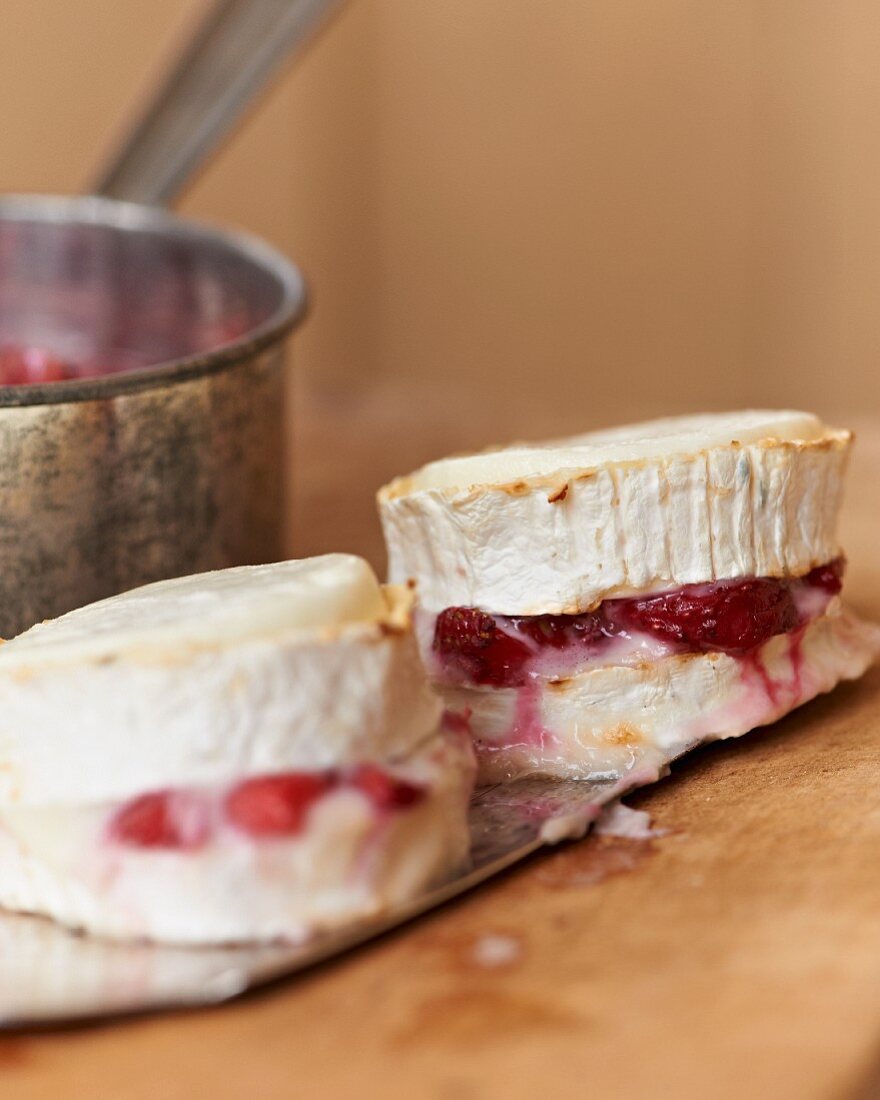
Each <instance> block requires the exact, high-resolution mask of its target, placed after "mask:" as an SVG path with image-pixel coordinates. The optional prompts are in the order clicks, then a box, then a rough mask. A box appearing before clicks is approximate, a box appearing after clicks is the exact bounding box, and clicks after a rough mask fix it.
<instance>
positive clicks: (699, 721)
mask: <svg viewBox="0 0 880 1100" xmlns="http://www.w3.org/2000/svg"><path fill="white" fill-rule="evenodd" d="M878 656H880V628H878V627H876V626H873V625H872V624H868V623H864V622H861V621H860V620H858V619H857V618H856V617H855V616H854V615H852V613H850V612H848V611H846V610H843V609H841V608H840V605H839V603H836V605H835V606H834V608H833V609H832V610H831V611H829V613H828V614H826V615H823V616H821V617H820V618H818V619H816V620H815V621H814V622H812V623H810V625H809V626H807V627H806V629H805V630H804V632H803V635H802V636H801V637H798V636H796V635H779V636H777V637H775V638H772V639H771V640H770V641H769V642H767V643H766V644H765V645H764V646H763V647H761V649H760V650H759V651H758V652H757V653H756V654H754V655H750V656H749V657H747V658H740V657H730V656H727V655H725V654H723V653H704V654H687V655H682V656H670V657H665V658H663V659H661V660H658V661H653V662H648V663H645V664H643V665H639V666H620V665H618V666H606V667H600V668H595V669H592V670H590V671H588V672H584V673H580V674H579V675H577V676H573V677H571V678H569V679H566V680H561V681H559V682H557V683H552V682H547V681H542V682H536V683H534V684H532V685H529V686H528V687H526V688H492V687H481V686H474V687H455V686H447V685H438V688H439V690H440V692H441V694H442V696H443V699H444V701H445V703H446V706H447V707H448V709H449V710H450V711H452V712H454V713H455V714H457V715H467V716H468V719H467V720H468V725H469V729H470V732H471V734H472V736H473V737H474V739H475V742H476V745H477V752H478V759H479V766H480V770H479V778H480V781H481V782H497V781H500V780H503V779H510V778H515V777H517V776H520V775H524V774H547V775H558V776H566V777H578V778H583V779H587V778H591V779H592V778H599V777H609V778H610V777H620V776H623V775H625V774H626V773H627V772H629V771H630V770H631V769H633V768H635V767H636V766H638V765H640V764H643V763H650V764H651V765H654V764H657V763H658V762H659V763H660V764H662V763H664V762H665V763H668V762H669V761H671V760H673V759H675V757H677V756H679V755H680V754H681V753H682V752H684V751H685V750H686V749H689V748H691V747H693V746H694V745H696V744H698V743H700V742H703V741H711V740H716V739H719V738H726V737H738V736H740V735H742V734H744V733H747V732H748V731H749V730H752V729H755V728H756V727H758V726H762V725H766V724H767V723H770V722H775V721H776V720H777V719H779V718H781V717H782V716H783V715H785V714H787V713H788V712H789V711H791V710H793V709H794V708H795V707H797V706H800V705H801V704H802V703H804V702H806V701H807V700H809V699H812V698H813V697H814V696H815V695H818V694H820V693H821V692H826V691H830V690H831V689H832V688H833V687H834V686H835V685H836V684H837V683H839V682H840V681H841V680H853V679H856V678H858V677H859V676H861V675H862V674H863V673H864V672H865V670H866V669H867V668H868V667H869V666H870V665H871V664H872V663H873V662H874V661H875V660H877V658H878ZM524 692H526V693H530V695H528V694H527V695H525V696H524V695H523V693H524Z"/></svg>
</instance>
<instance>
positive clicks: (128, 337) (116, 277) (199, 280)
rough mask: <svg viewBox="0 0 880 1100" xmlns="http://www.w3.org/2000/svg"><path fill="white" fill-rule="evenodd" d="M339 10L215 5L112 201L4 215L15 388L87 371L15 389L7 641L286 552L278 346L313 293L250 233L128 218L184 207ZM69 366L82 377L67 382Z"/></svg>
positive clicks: (122, 165)
mask: <svg viewBox="0 0 880 1100" xmlns="http://www.w3.org/2000/svg"><path fill="white" fill-rule="evenodd" d="M335 6H336V2H335V0H215V3H214V5H213V7H211V8H210V9H209V10H208V11H207V13H206V15H205V17H204V18H203V20H202V22H201V24H200V25H199V27H198V28H197V29H196V31H195V34H194V36H193V38H192V39H191V41H190V42H189V43H188V45H187V46H186V48H185V49H184V51H183V52H182V53H181V55H180V57H179V58H178V61H177V63H176V65H175V66H173V67H172V69H171V71H170V72H169V74H168V75H167V76H166V78H165V79H164V81H162V83H161V84H160V86H159V87H158V88H157V90H156V93H155V94H154V95H153V97H152V98H151V99H150V101H149V102H148V104H147V106H146V109H145V111H144V114H143V116H142V118H141V119H140V120H139V121H138V122H137V124H136V125H135V126H133V127H132V128H131V131H130V133H129V135H128V138H127V140H126V141H124V142H123V143H122V145H121V146H120V148H119V149H118V150H117V152H116V155H115V157H114V158H113V159H112V160H111V162H110V163H109V164H108V165H107V167H106V168H105V170H104V172H103V174H102V176H101V178H100V179H99V181H98V182H97V183H96V186H95V190H96V191H97V192H100V193H101V194H102V195H103V196H104V197H97V196H89V197H84V198H54V197H31V196H20V197H15V196H13V197H7V198H2V199H0V381H2V380H4V370H5V369H6V368H7V367H9V363H10V362H11V361H14V362H13V367H14V369H17V368H15V363H17V360H16V356H21V355H22V354H24V356H25V357H27V356H31V357H33V356H34V355H36V356H37V358H38V359H39V358H40V357H41V356H42V357H43V358H44V361H43V362H42V363H40V364H38V366H39V367H40V368H41V369H43V371H44V374H43V376H45V377H50V378H51V377H60V376H63V375H64V374H65V373H67V374H73V375H77V376H76V377H72V378H70V380H67V381H48V382H45V383H40V384H24V385H0V636H4V637H10V636H12V635H13V634H16V633H18V632H19V631H20V630H22V629H24V628H26V627H28V626H30V625H31V624H33V623H34V622H37V621H38V620H40V619H43V618H47V617H50V616H54V615H57V614H60V613H62V612H64V611H67V610H70V609H71V608H74V607H78V606H80V605H82V604H84V603H87V602H89V601H91V600H95V599H99V598H101V597H103V596H109V595H112V594H114V593H116V592H120V591H122V590H124V589H127V588H131V587H133V586H136V585H139V584H144V583H147V582H149V581H154V580H159V579H162V578H164V577H169V576H177V575H182V574H185V573H193V572H198V571H200V570H205V569H218V568H222V567H224V566H230V565H238V564H245V563H250V562H263V561H269V560H272V559H275V558H277V557H279V556H281V554H282V553H283V546H282V533H283V527H282V515H283V509H282V503H283V489H282V482H283V477H284V470H285V460H284V447H283V434H284V433H283V428H284V370H283V342H284V338H285V336H286V335H287V333H288V332H289V331H290V329H291V328H292V327H293V325H294V324H295V323H296V322H297V320H298V319H299V318H300V317H301V316H302V313H303V311H304V304H305V291H304V286H303V281H302V278H301V276H300V274H299V272H298V271H297V269H296V268H295V267H294V266H293V265H292V264H291V263H289V262H288V261H287V260H286V259H285V258H284V257H283V256H281V255H280V254H279V253H277V252H275V251H274V250H273V249H271V248H269V247H268V246H266V245H264V244H262V243H260V242H259V241H256V240H254V239H252V238H250V237H247V236H244V235H241V234H238V233H229V232H222V231H217V230H214V229H209V228H207V227H205V226H202V225H199V224H196V223H193V222H191V221H188V220H184V219H180V218H177V217H175V216H173V215H172V214H169V213H167V212H166V211H164V210H161V209H159V208H158V207H156V206H149V205H140V204H135V203H131V202H126V201H118V200H120V199H130V198H137V199H138V200H139V202H146V203H158V202H169V201H171V200H172V199H173V198H174V197H175V196H176V195H177V193H178V192H179V191H180V189H181V188H182V186H183V184H184V183H185V182H186V180H187V179H188V178H189V177H190V176H191V174H192V172H193V171H194V170H195V168H197V167H198V166H199V165H201V164H202V163H203V161H204V160H205V158H206V157H207V156H208V154H209V153H210V152H211V151H212V150H213V149H214V147H215V146H216V145H217V143H218V142H219V140H220V139H221V138H222V137H223V136H224V135H225V134H226V133H227V132H228V131H229V129H230V127H231V125H232V124H233V122H235V121H236V120H237V119H238V117H239V115H240V114H241V112H242V111H243V110H244V108H245V107H246V106H247V105H248V104H249V103H250V101H251V100H252V98H253V97H254V95H255V94H256V93H257V91H258V90H259V89H260V88H261V87H262V85H263V84H264V83H265V81H266V79H267V78H268V77H269V76H270V75H271V74H272V72H273V71H274V70H275V69H276V68H277V66H278V65H279V64H280V62H281V60H282V59H283V58H284V57H285V56H286V55H287V54H288V53H289V52H290V50H291V49H293V48H294V47H295V46H298V45H301V44H302V43H303V42H304V41H305V40H306V39H307V37H308V36H309V35H310V33H311V32H312V31H313V30H314V29H315V27H316V26H317V25H318V24H319V23H320V21H321V19H322V18H323V17H324V16H325V15H326V14H327V13H328V12H329V11H330V10H332V9H333V8H334V7H335ZM107 196H110V197H107ZM46 356H48V357H49V364H48V367H49V369H48V370H46V369H45V368H46V362H45V357H46ZM10 357H11V359H10ZM56 359H57V361H58V363H59V364H64V365H69V364H72V365H73V367H72V368H71V369H70V370H66V371H65V372H61V373H60V374H59V373H55V374H54V375H53V373H52V366H53V363H54V362H55V360H56ZM6 373H7V375H8V371H7V372H6ZM37 373H38V374H39V371H38V372H37ZM26 377H30V375H29V374H28V375H26Z"/></svg>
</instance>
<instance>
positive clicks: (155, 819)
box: [110, 791, 208, 849]
mask: <svg viewBox="0 0 880 1100" xmlns="http://www.w3.org/2000/svg"><path fill="white" fill-rule="evenodd" d="M207 835H208V828H207V815H206V813H205V812H204V807H203V806H202V805H201V802H200V801H199V800H198V799H197V798H196V797H195V796H193V795H190V794H188V793H186V792H181V791H151V792H150V793H149V794H143V795H140V796H139V797H138V798H135V799H133V800H132V801H131V802H127V803H126V804H125V805H124V806H122V808H121V809H120V810H118V811H117V813H116V814H115V816H114V817H113V820H112V821H111V822H110V839H111V840H114V841H115V842H116V843H118V844H125V845H128V846H129V847H133V848H172V849H173V848H177V849H192V848H198V847H199V846H200V845H202V844H203V843H204V842H205V840H206V839H207Z"/></svg>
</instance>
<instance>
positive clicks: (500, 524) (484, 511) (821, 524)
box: [378, 412, 851, 615]
mask: <svg viewBox="0 0 880 1100" xmlns="http://www.w3.org/2000/svg"><path fill="white" fill-rule="evenodd" d="M683 425H684V428H682V426H683ZM679 429H682V430H679ZM652 432H655V433H657V434H656V435H652ZM626 433H631V434H632V435H634V436H635V437H637V438H636V439H635V441H634V442H630V443H627V442H625V437H626ZM774 433H775V434H774ZM850 441H851V436H850V434H849V433H848V432H843V431H835V430H832V429H826V428H824V427H823V426H822V425H821V424H820V422H819V421H817V420H816V419H815V418H814V417H810V416H808V415H807V414H803V413H755V412H753V413H741V414H727V415H725V416H723V417H712V416H706V417H696V418H686V419H685V420H684V421H683V420H675V421H659V422H649V423H648V424H645V425H633V426H629V427H628V428H623V429H614V430H612V431H610V432H604V433H602V432H600V433H594V434H592V435H587V436H582V437H578V439H577V440H572V441H569V445H568V446H564V445H561V444H559V443H554V444H547V445H544V446H537V447H533V448H512V449H510V450H509V451H498V452H490V453H487V454H486V455H483V456H472V457H471V458H465V459H450V460H447V461H446V462H445V463H433V464H431V466H429V467H425V468H424V470H422V471H419V472H417V473H416V474H414V475H411V476H410V477H408V478H402V479H399V480H398V481H396V482H392V483H391V484H390V485H388V486H386V487H385V488H384V489H382V490H381V491H380V493H379V498H378V499H379V508H380V514H381V519H382V526H383V530H384V533H385V539H386V543H387V547H388V559H389V578H390V579H391V580H392V581H393V582H395V583H402V582H404V581H408V580H415V581H416V582H417V584H418V590H419V601H420V603H421V605H422V606H424V607H425V608H426V609H428V610H429V611H433V612H439V611H441V610H443V609H444V608H446V607H452V606H473V607H479V608H481V609H483V610H486V611H491V612H494V613H496V614H503V615H539V614H557V615H558V614H577V613H579V612H582V611H586V610H589V609H590V608H592V607H594V606H595V605H596V604H598V603H599V602H601V600H603V599H606V598H610V597H614V596H625V595H632V594H637V593H641V592H646V591H653V590H660V589H664V588H674V587H678V586H680V585H685V584H695V583H703V582H709V581H715V580H724V579H733V578H736V577H742V576H783V575H795V576H797V575H800V574H803V573H806V572H808V571H809V570H810V569H811V568H812V567H813V566H815V565H818V564H821V563H823V562H826V561H829V560H831V559H833V558H835V557H836V556H837V555H838V554H839V552H840V549H839V546H838V543H837V539H836V534H835V528H836V523H837V515H838V512H839V508H840V501H841V491H842V484H843V476H844V472H845V467H846V460H847V455H848V450H849V445H850ZM523 456H525V457H523ZM578 458H579V459H580V460H581V462H582V463H583V465H581V466H576V465H572V463H574V462H575V461H576V460H577V459H578ZM447 465H448V466H450V467H452V469H451V470H450V471H447V470H446V466H447ZM512 471H519V472H520V475H519V476H517V477H516V479H515V480H498V479H499V478H501V477H502V476H506V475H507V474H508V473H510V472H512ZM481 476H485V477H487V478H489V480H487V481H485V482H481V483H470V482H469V478H470V477H481ZM492 477H495V480H491V478H492Z"/></svg>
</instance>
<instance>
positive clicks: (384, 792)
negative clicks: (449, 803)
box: [351, 764, 425, 810]
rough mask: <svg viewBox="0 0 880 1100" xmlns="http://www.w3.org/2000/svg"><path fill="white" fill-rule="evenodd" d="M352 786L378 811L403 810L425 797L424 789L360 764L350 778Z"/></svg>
mask: <svg viewBox="0 0 880 1100" xmlns="http://www.w3.org/2000/svg"><path fill="white" fill-rule="evenodd" d="M351 783H352V786H354V787H356V788H357V789H358V790H359V791H361V792H362V793H363V794H365V795H366V796H367V798H369V799H370V801H371V802H372V803H373V805H374V806H375V807H376V808H377V809H379V810H405V809H408V808H409V807H410V806H415V805H416V804H417V803H419V802H421V801H422V799H423V798H424V797H425V788H424V787H418V786H416V785H415V784H414V783H407V782H405V781H404V780H402V779H395V778H394V776H392V775H389V774H388V773H387V772H383V771H382V770H381V768H377V767H376V766H375V765H374V764H361V766H360V767H359V768H358V769H357V770H356V771H355V772H354V774H353V775H352V777H351Z"/></svg>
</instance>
